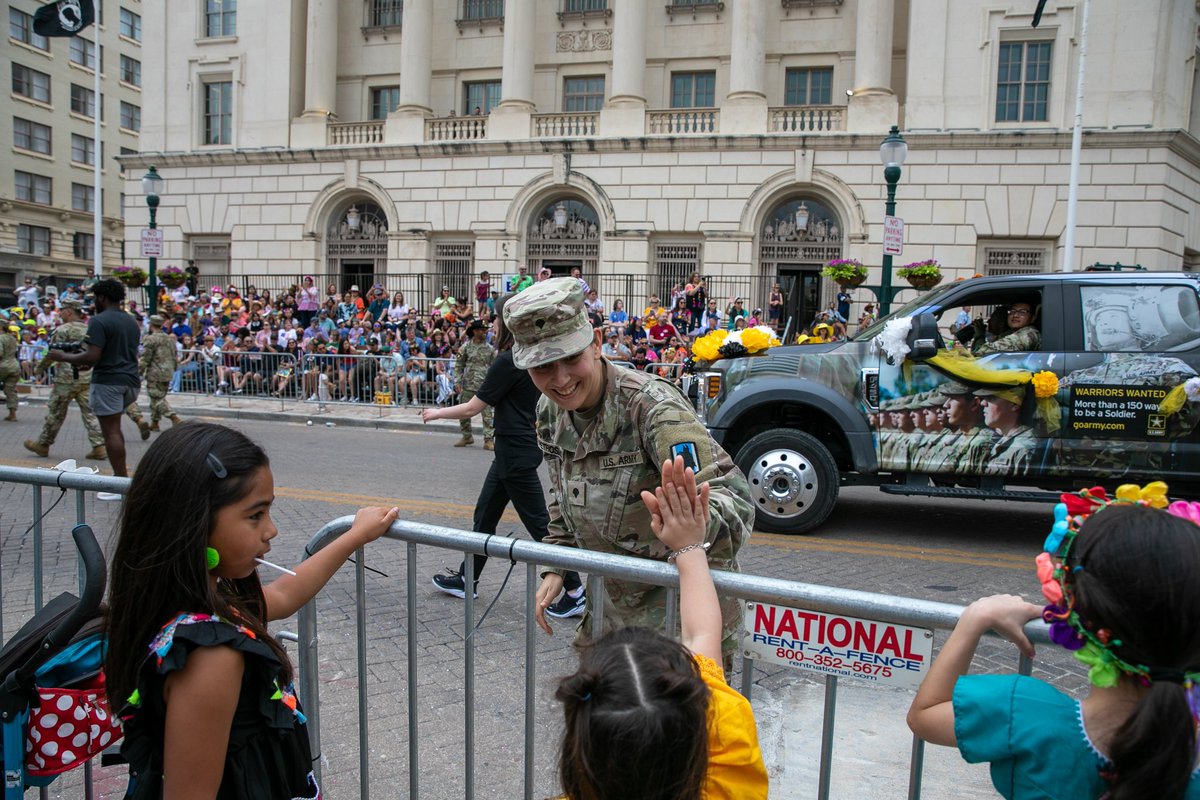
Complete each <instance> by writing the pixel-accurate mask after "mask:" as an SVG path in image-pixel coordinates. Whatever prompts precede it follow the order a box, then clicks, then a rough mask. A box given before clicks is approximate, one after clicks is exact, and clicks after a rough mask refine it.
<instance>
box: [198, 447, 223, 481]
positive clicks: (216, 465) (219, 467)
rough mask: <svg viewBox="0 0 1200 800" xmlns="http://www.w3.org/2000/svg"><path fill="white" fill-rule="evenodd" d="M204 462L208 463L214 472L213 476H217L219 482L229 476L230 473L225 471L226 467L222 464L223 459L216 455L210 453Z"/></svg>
mask: <svg viewBox="0 0 1200 800" xmlns="http://www.w3.org/2000/svg"><path fill="white" fill-rule="evenodd" d="M204 460H205V461H207V462H208V468H209V469H211V470H212V474H213V475H215V476H217V479H218V480H223V479H224V478H226V477H228V476H229V471H228V470H226V469H225V465H224V464H222V463H221V459H219V458H217V457H216V455H215V454H213V453H209V454H208V455H206V456H205V457H204Z"/></svg>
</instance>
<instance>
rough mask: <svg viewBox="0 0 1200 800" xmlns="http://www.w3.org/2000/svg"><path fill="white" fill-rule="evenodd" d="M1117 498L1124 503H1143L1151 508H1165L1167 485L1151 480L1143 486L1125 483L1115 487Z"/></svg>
mask: <svg viewBox="0 0 1200 800" xmlns="http://www.w3.org/2000/svg"><path fill="white" fill-rule="evenodd" d="M1117 499H1118V500H1124V501H1125V502H1126V503H1143V504H1145V505H1148V506H1150V507H1151V508H1166V507H1167V485H1166V484H1165V483H1163V482H1162V481H1152V482H1151V483H1147V484H1146V485H1145V486H1138V485H1137V484H1136V483H1126V484H1123V485H1121V486H1118V487H1117Z"/></svg>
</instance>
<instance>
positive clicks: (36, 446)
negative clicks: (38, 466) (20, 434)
mask: <svg viewBox="0 0 1200 800" xmlns="http://www.w3.org/2000/svg"><path fill="white" fill-rule="evenodd" d="M24 444H25V449H26V450H28V451H29V452H31V453H34V454H35V455H39V456H41V457H42V458H45V457H46V456H48V455H50V445H48V444H40V443H38V442H35V441H34V440H33V439H26V440H25V442H24Z"/></svg>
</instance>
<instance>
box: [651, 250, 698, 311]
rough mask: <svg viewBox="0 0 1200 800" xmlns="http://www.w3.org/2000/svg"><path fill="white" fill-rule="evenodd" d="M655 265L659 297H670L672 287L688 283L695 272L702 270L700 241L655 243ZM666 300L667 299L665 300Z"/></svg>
mask: <svg viewBox="0 0 1200 800" xmlns="http://www.w3.org/2000/svg"><path fill="white" fill-rule="evenodd" d="M654 265H655V272H656V273H657V276H658V286H657V289H656V290H657V292H658V296H659V298H668V299H669V298H670V296H671V287H673V286H674V285H675V284H677V283H682V284H686V283H687V282H688V281H689V280H690V279H691V277H692V273H693V272H702V271H703V270H702V269H701V263H700V244H699V243H698V242H658V243H656V244H655V245H654ZM664 302H665V301H664Z"/></svg>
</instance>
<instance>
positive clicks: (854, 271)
mask: <svg viewBox="0 0 1200 800" xmlns="http://www.w3.org/2000/svg"><path fill="white" fill-rule="evenodd" d="M821 274H822V275H823V276H825V277H826V278H829V279H830V280H831V281H833V282H834V283H836V284H837V285H838V286H841V287H843V288H845V289H853V288H854V287H855V286H861V285H862V284H864V283H866V282H867V268H866V267H864V266H863V265H862V262H861V261H858V260H856V259H853V258H839V259H835V260H833V261H830V262H829V263H827V264H826V265H825V268H824V269H823V270H821Z"/></svg>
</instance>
